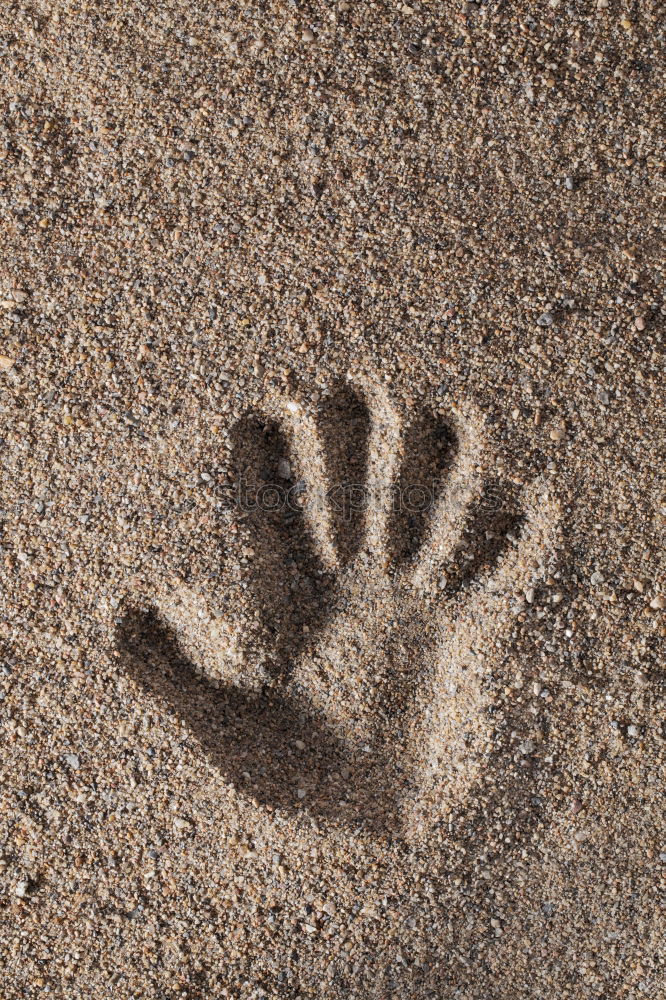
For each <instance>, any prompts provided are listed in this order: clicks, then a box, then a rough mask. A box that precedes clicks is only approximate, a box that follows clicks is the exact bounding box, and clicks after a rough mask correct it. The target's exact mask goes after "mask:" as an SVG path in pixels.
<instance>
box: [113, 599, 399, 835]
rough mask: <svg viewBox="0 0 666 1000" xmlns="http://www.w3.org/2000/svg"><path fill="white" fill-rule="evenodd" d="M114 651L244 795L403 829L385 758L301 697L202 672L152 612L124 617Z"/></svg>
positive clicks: (345, 820)
mask: <svg viewBox="0 0 666 1000" xmlns="http://www.w3.org/2000/svg"><path fill="white" fill-rule="evenodd" d="M118 648H119V651H120V653H121V655H122V660H123V666H124V668H125V670H126V671H127V673H128V674H129V675H130V676H131V677H133V678H134V679H135V680H136V681H137V682H138V684H139V685H140V687H141V688H143V689H144V690H146V691H147V692H148V693H149V694H150V695H151V697H156V698H157V699H158V700H159V701H160V702H161V703H162V704H163V705H167V706H169V708H170V710H171V711H173V712H174V713H175V715H176V716H177V717H178V719H179V720H180V721H181V722H183V723H184V724H185V725H186V727H187V728H188V729H189V730H190V732H192V733H193V734H194V736H195V737H196V739H197V740H198V741H199V743H200V744H201V746H202V748H203V749H204V751H205V753H206V755H207V756H208V758H209V760H210V761H211V762H212V764H213V765H214V766H215V767H216V768H218V769H219V770H220V771H221V772H222V773H223V774H224V775H225V777H226V779H227V780H228V781H229V782H230V783H231V784H232V785H233V786H234V787H235V788H236V789H238V790H239V791H241V792H245V793H246V794H248V795H249V796H250V797H252V798H253V799H255V800H256V801H257V802H258V803H260V804H261V805H263V806H266V807H269V808H270V809H282V810H285V811H298V812H302V811H304V810H305V811H306V812H307V813H309V814H311V815H313V816H316V817H318V818H321V819H324V820H328V821H332V822H335V823H337V824H345V825H353V826H357V827H365V828H367V829H369V830H372V831H373V832H375V833H378V832H379V831H383V832H388V831H390V830H392V829H396V828H397V814H396V808H395V805H396V803H395V802H394V801H392V800H391V796H390V795H388V794H387V788H386V786H385V781H382V780H380V776H381V775H386V773H387V770H388V768H387V761H386V760H385V759H384V758H383V756H382V755H381V754H380V753H378V752H377V751H376V750H374V751H373V753H372V754H368V753H367V752H365V751H363V750H362V749H361V748H360V747H358V748H354V747H353V746H352V745H350V743H348V742H346V741H344V740H342V739H340V738H339V737H337V736H336V735H335V734H334V733H333V732H332V731H331V730H330V729H329V728H328V727H327V725H326V723H325V721H323V720H322V719H321V718H320V717H318V715H317V714H316V713H314V712H309V711H308V709H307V706H306V705H305V704H304V703H303V702H302V701H300V702H299V703H298V704H297V703H295V701H294V699H293V698H291V697H290V696H289V695H288V694H287V693H286V692H283V691H279V690H276V689H274V688H272V687H271V688H267V689H266V690H265V691H263V692H261V693H258V694H254V693H247V692H244V691H242V690H241V689H239V688H237V687H235V686H234V685H220V686H216V685H215V684H214V683H213V682H211V681H210V680H208V679H207V678H205V677H201V676H200V672H199V671H197V668H196V667H195V666H194V665H193V664H192V663H191V662H190V661H189V660H188V659H187V657H186V656H184V655H183V653H182V652H181V650H180V648H179V643H178V640H177V637H176V636H175V635H174V633H173V631H172V630H171V629H170V628H169V627H168V625H166V624H165V623H164V622H162V621H160V619H159V617H158V616H157V614H156V613H155V611H152V610H151V611H139V610H136V609H135V610H130V611H129V612H128V613H127V615H126V616H125V618H124V619H123V623H122V626H121V628H120V634H119V643H118ZM395 791H396V793H397V792H398V791H399V789H398V788H397V787H396V789H395Z"/></svg>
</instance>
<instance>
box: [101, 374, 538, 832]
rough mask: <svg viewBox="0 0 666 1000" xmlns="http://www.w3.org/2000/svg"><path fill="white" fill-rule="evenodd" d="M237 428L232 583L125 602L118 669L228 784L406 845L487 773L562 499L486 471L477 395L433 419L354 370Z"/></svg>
mask: <svg viewBox="0 0 666 1000" xmlns="http://www.w3.org/2000/svg"><path fill="white" fill-rule="evenodd" d="M231 437H232V442H233V469H232V470H231V471H232V476H231V482H232V485H233V489H232V491H231V494H228V498H229V502H230V503H231V504H232V505H233V509H234V513H235V523H234V525H233V529H234V530H233V532H232V537H231V539H230V544H229V550H228V553H227V558H226V561H225V567H224V569H223V576H225V578H226V580H227V583H228V587H227V588H224V587H223V588H218V591H217V594H216V596H215V597H214V598H212V599H211V597H210V596H209V595H207V594H206V593H205V592H204V593H201V592H197V588H196V587H195V586H192V585H191V584H188V585H185V584H182V583H180V584H179V583H171V584H166V585H163V586H162V587H161V588H160V589H159V592H157V593H155V594H153V595H152V596H151V597H150V599H147V598H146V597H145V595H144V597H142V595H141V594H139V593H135V594H132V595H130V596H129V597H128V600H127V602H126V606H125V611H124V613H123V614H122V615H121V616H120V618H119V625H118V629H117V649H118V652H119V653H120V656H121V659H122V662H123V665H124V667H125V668H126V669H127V671H128V672H129V674H130V675H131V676H133V677H134V678H135V679H136V681H137V682H138V683H139V685H140V687H141V688H142V689H143V690H144V692H145V691H147V692H148V697H150V698H155V697H156V698H157V699H158V700H159V702H160V703H161V704H162V705H166V706H168V708H169V710H170V711H175V713H176V715H177V716H178V717H179V718H180V719H181V721H182V722H183V723H184V724H185V725H186V727H187V728H188V729H189V730H190V731H191V732H192V733H193V735H194V736H195V737H196V738H197V739H198V741H199V743H200V745H201V749H202V752H204V753H205V754H206V755H207V756H208V757H209V759H210V761H211V762H212V763H213V765H214V766H216V767H217V768H219V769H220V771H221V772H222V773H223V774H224V776H225V778H226V780H228V781H229V782H230V783H231V784H232V785H233V786H234V787H235V788H236V790H237V791H238V792H239V793H240V794H241V795H243V794H245V795H249V796H250V797H252V798H253V799H255V800H256V801H258V802H259V803H261V804H264V805H266V806H267V807H268V808H270V809H271V810H273V809H278V810H287V811H301V810H305V811H307V812H308V813H309V814H310V815H313V816H315V817H318V818H320V819H322V821H324V822H329V823H333V824H335V825H340V824H342V825H351V826H354V827H356V828H366V829H367V830H369V831H374V832H377V833H379V832H382V833H390V834H392V835H393V834H395V835H398V836H400V837H407V838H413V837H418V836H419V835H421V834H422V833H423V832H424V830H428V829H430V828H432V827H433V825H436V824H437V823H439V822H442V821H443V818H444V817H445V816H446V815H447V814H448V812H449V810H450V809H451V808H454V807H458V806H460V804H461V803H462V802H463V800H464V798H465V796H466V794H467V793H468V792H469V790H470V788H471V787H472V786H473V784H474V782H475V781H476V780H477V778H478V777H479V769H480V768H481V769H482V768H483V759H484V753H485V752H486V751H487V741H488V737H489V732H490V729H489V719H488V714H487V710H488V707H489V704H490V701H491V689H492V681H493V671H497V669H498V667H499V668H501V661H502V658H503V657H506V656H508V645H509V644H510V633H511V619H512V615H513V614H515V612H516V610H518V609H519V608H520V607H521V606H523V605H524V603H525V602H526V601H527V602H531V600H532V599H533V596H534V587H535V586H536V585H538V581H539V579H540V578H543V577H544V576H545V575H546V574H547V570H548V566H549V565H550V563H551V562H552V560H553V558H554V552H555V538H556V532H557V525H558V515H557V509H556V506H555V504H554V503H553V502H552V501H551V500H550V498H549V495H548V490H547V487H546V486H545V484H544V483H543V482H542V481H540V480H537V481H536V482H533V483H532V484H531V485H530V486H529V487H528V488H526V489H523V490H522V491H519V490H517V489H516V488H515V486H514V485H513V484H512V483H511V482H506V481H499V480H498V479H497V478H496V477H495V476H494V475H493V464H492V453H491V447H490V444H489V442H488V440H487V438H486V436H485V434H484V432H483V421H482V418H481V416H480V414H479V413H478V412H477V411H476V410H475V408H474V407H473V406H467V407H464V408H461V409H460V410H459V411H458V412H455V413H454V412H451V413H450V414H449V415H447V416H446V417H442V416H441V415H440V414H438V413H435V412H434V411H432V410H430V409H428V408H422V409H413V408H412V409H408V408H406V407H404V406H399V405H398V404H397V403H396V401H395V400H394V399H392V398H391V396H390V394H389V393H388V392H386V391H385V390H384V389H379V388H377V387H376V386H371V385H369V384H364V385H355V384H352V383H347V384H345V385H343V386H341V387H338V388H337V389H335V390H334V391H332V392H331V393H330V394H329V395H327V396H325V397H324V398H323V399H322V400H321V401H320V402H319V404H318V405H317V406H316V407H309V408H306V407H304V406H303V405H302V404H300V403H298V402H296V401H294V400H291V399H284V398H281V399H279V400H277V401H272V402H266V401H259V403H258V404H257V406H255V407H253V408H251V409H249V410H248V412H247V413H246V415H245V416H243V417H242V418H241V419H240V420H239V421H238V422H237V423H236V424H235V426H234V427H233V429H232V435H231ZM225 589H226V593H227V595H228V600H226V603H225V601H224V600H222V601H220V599H219V598H220V593H222V592H224V591H225ZM234 595H235V597H236V600H235V601H234V600H233V596H234Z"/></svg>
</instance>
